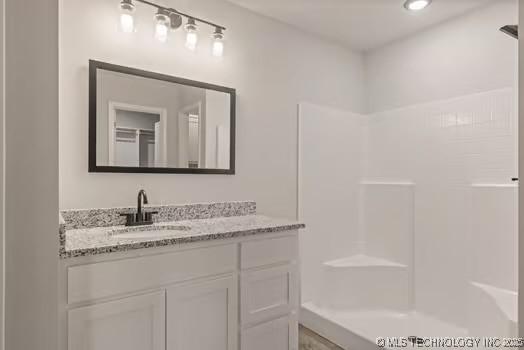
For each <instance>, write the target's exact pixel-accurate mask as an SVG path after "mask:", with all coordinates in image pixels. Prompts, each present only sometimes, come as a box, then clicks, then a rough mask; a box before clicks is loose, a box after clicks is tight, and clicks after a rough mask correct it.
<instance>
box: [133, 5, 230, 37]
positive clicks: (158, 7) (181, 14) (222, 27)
mask: <svg viewBox="0 0 524 350" xmlns="http://www.w3.org/2000/svg"><path fill="white" fill-rule="evenodd" d="M135 1H138V2H141V3H143V4H146V5H149V6H152V7H155V8H156V9H158V10H164V11H169V12H171V13H176V14H177V15H180V16H182V17H185V18H187V19H194V20H195V21H196V22H200V23H204V24H207V25H208V26H211V27H215V28H219V29H221V30H226V27H224V26H221V25H219V24H216V23H213V22H210V21H207V20H205V19H202V18H198V17H195V16H191V15H189V14H187V13H184V12H180V11H178V10H175V9H174V8H170V7H165V6H161V5H157V4H155V3H153V2H151V1H147V0H135Z"/></svg>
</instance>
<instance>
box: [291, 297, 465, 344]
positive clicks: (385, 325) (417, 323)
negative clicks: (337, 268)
mask: <svg viewBox="0 0 524 350" xmlns="http://www.w3.org/2000/svg"><path fill="white" fill-rule="evenodd" d="M300 319H301V323H302V324H304V326H306V327H308V328H310V329H312V330H313V331H315V332H317V333H318V334H320V335H322V336H324V337H326V338H327V339H329V340H331V341H333V342H334V343H336V344H338V345H340V346H342V347H343V348H344V349H349V350H355V349H356V350H367V349H370V350H371V349H374V350H376V349H377V346H376V339H377V338H380V337H382V338H399V337H405V338H407V337H409V336H418V337H464V336H467V331H466V330H465V329H463V328H459V327H457V326H454V325H451V324H448V323H445V322H442V321H440V320H437V319H435V318H432V317H429V316H427V315H424V314H421V313H418V312H409V313H399V312H394V311H388V310H372V311H371V310H370V311H339V310H330V309H325V308H321V307H319V306H317V305H315V304H313V303H311V302H308V303H304V304H302V309H301V315H300ZM408 348H412V346H411V344H410V345H409V346H408ZM424 349H431V348H429V347H424Z"/></svg>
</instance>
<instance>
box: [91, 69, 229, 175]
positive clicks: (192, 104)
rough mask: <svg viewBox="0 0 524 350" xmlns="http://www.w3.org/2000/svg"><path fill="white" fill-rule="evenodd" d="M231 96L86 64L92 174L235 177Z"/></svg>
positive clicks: (185, 82) (139, 72)
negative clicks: (177, 174)
mask: <svg viewBox="0 0 524 350" xmlns="http://www.w3.org/2000/svg"><path fill="white" fill-rule="evenodd" d="M235 97H236V94H235V90H234V89H230V88H226V87H222V86H217V85H212V84H207V83H202V82H196V81H191V80H187V79H182V78H177V77H172V76H168V75H164V74H159V73H153V72H147V71H142V70H138V69H134V68H128V67H122V66H117V65H113V64H109V63H104V62H98V61H90V62H89V171H90V172H115V173H193V174H199V173H201V174H234V173H235Z"/></svg>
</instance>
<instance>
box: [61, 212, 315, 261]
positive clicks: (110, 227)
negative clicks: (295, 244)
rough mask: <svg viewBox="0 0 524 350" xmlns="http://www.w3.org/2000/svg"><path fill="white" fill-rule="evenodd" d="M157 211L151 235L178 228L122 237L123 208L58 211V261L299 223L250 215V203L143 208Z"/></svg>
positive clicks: (247, 233)
mask: <svg viewBox="0 0 524 350" xmlns="http://www.w3.org/2000/svg"><path fill="white" fill-rule="evenodd" d="M195 208H197V209H195ZM232 208H233V209H232ZM159 209H160V212H161V213H164V214H163V215H162V214H161V215H160V216H159V218H158V219H157V220H156V221H157V222H155V224H154V228H153V229H156V232H157V233H158V231H161V230H162V227H165V226H175V227H177V228H180V230H176V231H170V233H169V234H165V233H163V234H162V235H160V236H159V235H158V234H154V233H151V235H150V236H149V237H147V236H148V235H149V234H148V235H144V234H142V235H140V237H124V236H123V235H122V233H125V232H124V231H129V229H126V228H125V227H124V226H123V225H122V224H121V223H120V221H121V220H122V219H121V218H120V217H118V216H117V215H115V213H119V212H122V211H124V212H126V211H128V210H130V209H129V208H113V209H97V210H82V211H66V212H62V216H63V218H64V221H62V222H61V225H60V252H59V253H60V257H61V258H62V259H64V258H72V257H79V256H87V255H96V254H105V253H112V252H122V251H128V250H133V249H142V248H151V247H161V246H168V245H177V244H184V243H192V242H200V241H208V240H215V239H226V238H235V237H244V236H250V235H256V234H263V233H271V232H280V231H287V230H295V229H301V228H304V227H305V226H304V225H303V224H301V223H297V222H294V221H289V220H284V219H273V218H269V217H266V216H261V215H256V205H255V203H254V202H233V203H212V204H198V205H187V206H165V207H155V208H148V210H159ZM207 209H210V210H211V211H208V210H207ZM166 213H169V215H168V214H166ZM131 230H136V228H131ZM153 232H155V231H153ZM131 236H132V235H131Z"/></svg>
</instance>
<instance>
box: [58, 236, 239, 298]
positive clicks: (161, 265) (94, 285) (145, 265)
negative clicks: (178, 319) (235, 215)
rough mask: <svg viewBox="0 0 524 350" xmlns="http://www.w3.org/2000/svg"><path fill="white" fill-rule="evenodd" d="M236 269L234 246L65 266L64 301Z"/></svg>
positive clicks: (132, 289)
mask: <svg viewBox="0 0 524 350" xmlns="http://www.w3.org/2000/svg"><path fill="white" fill-rule="evenodd" d="M236 268H237V249H236V245H233V244H232V245H223V246H217V247H211V248H201V249H194V250H185V251H180V252H176V253H169V254H160V255H151V256H144V257H138V258H131V259H124V260H117V261H107V262H101V263H95V264H88V265H79V266H72V267H69V268H68V271H67V278H68V282H67V283H68V293H67V298H68V303H69V304H72V303H77V302H82V301H89V300H96V299H100V298H106V297H110V296H116V295H119V294H125V293H131V292H135V291H140V290H146V289H151V288H155V287H158V286H161V285H166V284H171V283H176V282H181V281H188V280H191V279H195V278H200V277H206V276H213V275H219V274H223V273H228V272H232V271H235V270H236Z"/></svg>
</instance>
